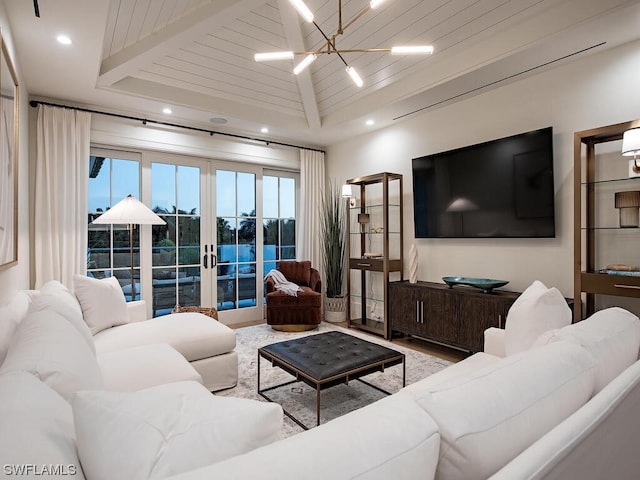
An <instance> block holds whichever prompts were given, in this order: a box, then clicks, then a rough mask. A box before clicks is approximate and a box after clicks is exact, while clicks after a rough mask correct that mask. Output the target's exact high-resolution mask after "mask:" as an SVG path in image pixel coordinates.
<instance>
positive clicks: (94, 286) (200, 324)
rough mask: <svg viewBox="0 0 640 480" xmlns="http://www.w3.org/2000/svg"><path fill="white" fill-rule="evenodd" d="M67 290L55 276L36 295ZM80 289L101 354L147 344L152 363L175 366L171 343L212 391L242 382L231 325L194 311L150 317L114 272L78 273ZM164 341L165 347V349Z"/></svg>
mask: <svg viewBox="0 0 640 480" xmlns="http://www.w3.org/2000/svg"><path fill="white" fill-rule="evenodd" d="M64 290H66V289H65V287H63V286H62V285H61V284H60V283H58V282H49V283H48V284H46V285H45V286H44V287H43V289H42V291H41V292H39V294H38V295H37V297H39V298H36V300H35V301H36V302H41V301H42V297H47V298H49V297H52V296H53V297H55V296H59V295H64V294H65V292H64ZM74 292H75V296H76V297H77V298H78V300H79V305H80V308H81V313H82V316H83V319H84V321H85V323H86V324H87V325H88V326H89V330H90V332H91V333H92V335H93V342H94V344H95V350H96V352H97V354H98V357H99V358H103V359H104V358H108V359H109V360H110V361H117V360H118V359H119V360H120V361H121V362H126V358H125V357H124V355H123V354H122V351H123V350H129V349H131V348H133V347H140V348H142V347H145V348H146V349H147V350H153V353H154V354H155V355H154V357H155V358H154V359H152V358H151V356H148V357H147V358H148V360H147V361H148V363H149V365H153V364H156V365H157V367H158V368H157V370H159V371H161V370H162V368H160V366H161V365H162V366H163V367H164V368H167V369H169V370H170V369H171V366H172V365H173V366H176V365H177V364H176V363H175V362H173V360H171V359H169V353H168V352H169V350H170V349H169V348H167V345H168V346H170V347H172V349H175V350H176V351H177V352H179V353H180V354H182V356H183V357H184V358H186V360H187V361H188V362H189V363H190V364H191V366H192V367H193V368H194V369H195V370H196V371H197V372H198V373H199V374H200V376H201V377H202V383H203V385H204V386H205V387H207V388H208V389H209V390H210V391H215V390H222V389H225V388H231V387H233V386H235V385H236V384H237V382H238V356H237V354H236V352H235V350H234V349H235V346H236V336H235V333H234V331H233V330H232V329H231V328H229V327H227V326H226V325H224V324H222V323H220V322H217V321H215V320H214V319H212V318H210V317H208V316H206V315H203V314H200V313H194V312H187V313H172V314H170V315H164V316H161V317H156V318H152V319H149V318H148V317H147V308H146V303H145V302H144V300H141V301H136V302H129V303H126V302H125V301H124V296H123V294H122V290H121V289H120V284H119V283H118V281H117V280H116V279H115V278H113V277H110V278H105V279H101V280H98V279H95V278H90V277H85V276H81V275H75V276H74ZM67 293H68V292H67ZM69 297H70V298H69ZM65 298H68V299H69V302H70V303H73V302H74V298H73V296H72V295H71V296H69V295H65ZM58 301H59V299H57V298H56V302H58ZM43 303H44V305H43V307H42V308H49V307H50V303H51V302H43ZM72 307H75V306H74V305H71V306H68V307H67V309H70V308H72ZM158 344H162V345H164V347H163V348H162V349H160V348H158V347H157V345H158ZM152 346H153V347H152ZM116 352H117V354H115V355H114V353H116ZM139 353H140V352H136V351H131V352H130V354H131V355H132V356H135V357H139V358H143V355H139ZM107 354H111V355H107ZM150 355H151V353H150ZM173 356H175V352H174V354H173ZM164 360H167V361H166V362H165V361H164ZM157 362H162V363H157ZM118 378H119V379H120V381H122V380H123V377H122V376H119V375H118Z"/></svg>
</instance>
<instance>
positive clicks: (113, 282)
mask: <svg viewBox="0 0 640 480" xmlns="http://www.w3.org/2000/svg"><path fill="white" fill-rule="evenodd" d="M73 290H74V293H75V294H76V297H77V298H78V301H79V302H80V307H81V308H82V316H83V317H84V321H85V322H86V323H87V325H88V326H89V329H90V330H91V334H92V335H95V334H96V333H98V332H100V331H101V330H104V329H105V328H109V327H113V326H114V325H123V324H125V323H127V321H128V319H129V313H128V312H127V301H126V299H125V298H124V293H123V292H122V288H121V287H120V283H118V279H117V278H115V277H107V278H102V279H97V278H91V277H87V276H84V275H74V276H73Z"/></svg>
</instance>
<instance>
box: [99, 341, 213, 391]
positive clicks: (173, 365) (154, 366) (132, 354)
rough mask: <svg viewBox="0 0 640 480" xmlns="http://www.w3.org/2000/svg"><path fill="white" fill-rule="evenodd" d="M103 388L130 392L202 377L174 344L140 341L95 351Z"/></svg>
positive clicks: (198, 380) (200, 380)
mask: <svg viewBox="0 0 640 480" xmlns="http://www.w3.org/2000/svg"><path fill="white" fill-rule="evenodd" d="M98 365H99V366H100V371H101V372H102V378H103V380H104V388H105V390H111V391H114V392H133V391H136V390H142V389H144V388H149V387H154V386H156V385H162V384H164V383H170V382H181V381H185V380H191V381H194V382H198V383H202V377H201V376H200V374H199V373H198V372H196V370H195V369H194V368H193V367H192V366H191V365H190V364H189V362H187V361H186V360H185V358H184V357H183V356H182V355H181V354H180V353H178V352H177V351H176V350H175V349H174V348H172V347H170V346H169V345H166V344H156V345H143V346H140V347H132V348H126V349H124V350H119V351H117V352H109V353H102V354H100V355H98Z"/></svg>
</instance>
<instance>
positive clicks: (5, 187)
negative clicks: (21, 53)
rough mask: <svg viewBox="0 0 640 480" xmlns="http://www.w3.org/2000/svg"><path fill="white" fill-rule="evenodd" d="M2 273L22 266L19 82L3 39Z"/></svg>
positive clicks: (0, 147) (0, 77)
mask: <svg viewBox="0 0 640 480" xmlns="http://www.w3.org/2000/svg"><path fill="white" fill-rule="evenodd" d="M0 45H1V46H0V50H1V52H2V54H1V55H0V270H2V269H5V268H8V267H10V266H12V265H15V264H16V263H18V79H17V77H16V72H15V70H14V68H13V64H12V63H11V58H10V57H9V52H8V51H7V47H6V45H5V43H4V39H3V38H2V37H0Z"/></svg>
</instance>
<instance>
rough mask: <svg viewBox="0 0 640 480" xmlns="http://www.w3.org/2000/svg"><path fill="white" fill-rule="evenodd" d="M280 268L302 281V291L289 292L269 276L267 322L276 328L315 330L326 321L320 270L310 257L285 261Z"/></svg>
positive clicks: (295, 280) (296, 279)
mask: <svg viewBox="0 0 640 480" xmlns="http://www.w3.org/2000/svg"><path fill="white" fill-rule="evenodd" d="M277 269H278V270H280V272H282V274H283V275H284V276H285V277H286V279H287V280H289V281H290V282H294V283H296V284H298V285H299V286H300V287H301V288H302V291H298V296H297V297H293V296H291V295H287V294H286V293H285V292H283V291H281V290H276V288H275V283H274V281H273V279H272V278H271V277H267V280H266V292H267V324H269V325H271V328H273V329H274V330H281V331H285V332H302V331H305V330H313V329H314V328H316V327H317V326H318V325H319V324H320V322H321V321H322V281H321V280H320V273H318V270H316V269H315V268H312V267H311V262H310V261H302V262H296V261H293V260H287V261H281V262H278V266H277Z"/></svg>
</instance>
